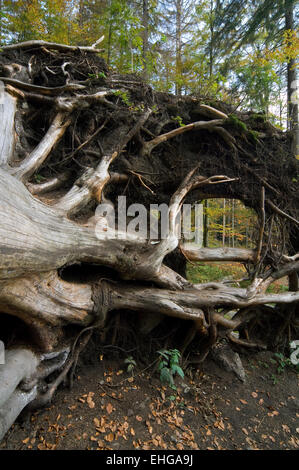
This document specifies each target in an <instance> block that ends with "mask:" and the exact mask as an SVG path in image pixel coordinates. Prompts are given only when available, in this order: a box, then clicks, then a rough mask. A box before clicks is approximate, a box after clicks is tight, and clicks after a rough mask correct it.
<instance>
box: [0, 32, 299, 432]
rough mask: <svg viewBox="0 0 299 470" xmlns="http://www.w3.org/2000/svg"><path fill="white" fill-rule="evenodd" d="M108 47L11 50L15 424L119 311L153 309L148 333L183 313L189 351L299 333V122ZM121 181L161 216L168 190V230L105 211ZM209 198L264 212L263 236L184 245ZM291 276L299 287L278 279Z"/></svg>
mask: <svg viewBox="0 0 299 470" xmlns="http://www.w3.org/2000/svg"><path fill="white" fill-rule="evenodd" d="M98 47H99V46H93V47H88V46H86V47H84V46H82V47H78V46H69V45H63V44H57V43H49V42H44V41H38V40H37V41H35V40H30V41H26V42H23V43H18V44H12V45H7V46H4V47H3V48H2V52H1V56H0V60H1V71H0V84H1V107H0V122H1V127H0V219H1V224H0V324H1V336H0V338H1V340H2V341H3V342H4V344H5V346H6V348H7V351H6V363H5V364H4V365H2V366H0V437H3V435H4V434H5V432H6V431H7V429H8V428H9V427H10V426H11V424H12V423H13V422H14V420H15V419H16V417H17V416H18V414H19V413H20V412H21V410H22V409H23V408H24V407H25V406H31V407H39V406H42V405H45V404H48V403H49V402H50V401H51V399H52V398H53V396H54V393H55V391H56V390H57V387H58V386H59V385H60V384H61V383H62V382H64V381H65V380H66V378H69V380H70V381H71V380H72V377H73V372H74V368H75V367H76V363H77V360H78V357H79V354H80V352H81V351H82V350H83V348H84V347H85V346H86V344H87V343H88V341H89V340H90V338H91V335H92V333H93V332H94V331H103V329H105V328H108V327H107V321H108V319H109V317H110V316H111V315H112V314H113V313H115V312H119V314H120V318H121V319H122V318H123V317H122V315H124V314H125V313H126V314H128V315H129V314H130V315H136V314H137V313H138V318H139V321H138V322H137V321H136V338H143V337H144V335H146V334H147V335H149V334H151V331H152V330H153V328H155V327H156V326H157V325H158V324H159V322H161V321H162V318H163V317H169V319H170V320H169V321H174V320H173V319H176V321H177V322H178V323H177V327H176V328H177V329H179V330H180V337H181V338H182V344H181V345H180V349H181V350H182V351H184V350H186V348H188V347H191V345H193V346H192V347H193V348H195V359H196V361H197V362H199V363H200V362H202V361H204V359H205V358H206V356H207V355H208V354H209V353H210V352H211V351H213V352H214V353H215V354H217V350H219V347H220V346H219V345H221V344H223V342H225V343H227V344H231V345H232V346H233V347H242V348H251V349H265V348H274V347H279V348H280V350H284V349H285V348H288V344H289V341H290V340H291V339H292V338H294V339H295V338H298V329H299V319H298V310H296V306H298V300H299V291H298V276H297V272H298V269H299V259H298V258H299V254H298V245H299V237H298V225H299V222H298V218H299V217H298V207H299V204H298V191H297V184H296V181H295V180H296V175H297V174H298V161H297V160H296V159H295V158H294V157H293V155H292V152H291V149H290V142H289V138H288V135H287V134H285V133H284V132H282V131H280V130H279V129H276V128H274V127H273V126H272V125H271V124H269V123H268V122H267V121H266V120H265V118H264V116H263V115H261V114H254V113H248V112H247V113H238V114H234V113H233V110H232V109H231V108H230V107H229V106H228V105H227V104H224V103H221V102H216V101H214V102H211V101H209V102H204V101H203V100H200V99H196V98H194V97H193V98H192V97H179V96H173V95H170V94H167V93H159V92H154V91H153V90H152V88H151V87H150V86H149V85H147V84H145V83H143V82H142V81H141V80H140V79H139V78H138V77H136V76H134V75H129V76H126V75H121V74H119V73H118V72H116V71H112V70H111V69H109V68H108V67H107V65H106V63H105V61H104V60H103V59H102V58H101V56H100V55H99V54H101V50H99V49H98ZM173 116H182V117H183V119H184V123H183V124H182V122H181V121H180V120H179V119H173ZM120 195H121V196H126V197H127V204H128V205H129V204H132V203H135V204H136V203H139V204H142V205H143V206H144V208H145V209H146V211H147V212H146V213H147V215H148V217H149V218H150V215H151V214H150V210H151V204H158V205H160V204H162V203H166V204H167V205H168V208H169V210H168V211H167V226H168V231H167V236H166V237H164V238H161V236H160V235H159V234H158V235H157V237H155V239H152V238H151V237H150V236H149V234H148V233H139V231H138V230H126V226H125V227H124V226H123V223H122V221H121V217H122V213H121V212H120V213H119V217H118V219H117V220H116V223H115V224H111V220H110V219H109V217H108V216H107V214H106V215H105V213H100V214H99V212H98V209H97V207H98V206H99V205H100V204H101V203H103V202H105V203H107V204H108V206H109V207H110V208H112V209H114V208H115V211H116V213H117V211H118V209H119V199H118V197H119V196H120ZM209 198H222V199H226V200H229V199H238V200H240V201H243V202H244V204H245V205H246V206H248V207H251V208H252V209H253V210H255V212H256V214H257V216H258V227H257V234H258V235H257V237H256V240H255V248H254V249H251V248H250V249H240V248H232V247H231V248H226V247H224V248H215V249H212V248H211V249H209V248H200V247H198V246H197V245H194V244H190V243H187V244H186V243H184V241H183V239H182V238H181V237H180V233H179V232H178V230H177V216H178V214H179V213H180V211H181V208H182V204H183V202H185V203H191V202H192V203H193V202H195V201H199V200H206V199H209ZM127 215H128V216H130V214H129V213H128V214H127ZM131 216H132V213H131ZM133 216H134V214H133ZM159 233H160V232H159ZM186 260H191V261H193V262H196V261H201V262H205V261H217V260H219V261H223V260H227V261H235V262H242V263H244V264H245V265H246V267H247V272H248V280H249V285H248V287H238V285H236V286H231V285H230V284H227V283H225V282H217V283H215V282H209V283H202V284H191V283H190V282H188V280H187V279H186V277H185V269H184V267H185V264H186ZM282 277H287V278H288V279H289V290H288V291H287V292H283V293H279V294H272V293H269V292H267V289H268V287H269V286H270V285H271V284H272V283H273V282H274V281H276V280H278V279H281V278H282ZM227 314H230V315H229V318H228V316H227ZM120 321H121V320H120ZM123 321H124V320H123ZM236 332H238V335H236Z"/></svg>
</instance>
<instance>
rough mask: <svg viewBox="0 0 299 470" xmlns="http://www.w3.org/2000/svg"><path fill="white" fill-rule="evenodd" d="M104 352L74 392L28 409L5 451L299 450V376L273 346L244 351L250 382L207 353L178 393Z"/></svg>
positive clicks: (84, 366) (87, 366)
mask: <svg viewBox="0 0 299 470" xmlns="http://www.w3.org/2000/svg"><path fill="white" fill-rule="evenodd" d="M100 352H101V351H99V353H96V352H95V354H94V356H93V358H92V361H90V357H89V358H88V357H85V358H84V357H83V358H82V359H81V363H80V364H79V365H78V367H77V371H76V376H77V377H76V379H75V381H74V384H73V388H72V389H71V390H69V389H68V388H61V389H59V390H58V392H57V394H56V395H55V398H54V401H53V404H52V405H51V406H49V407H47V408H45V409H42V410H39V411H36V412H34V413H33V414H32V413H31V414H29V413H26V414H24V415H23V416H22V417H21V419H19V420H18V422H16V423H15V424H14V426H13V427H12V428H11V430H10V431H9V432H8V433H7V435H6V437H5V438H4V440H3V441H2V443H1V445H0V449H10V450H26V449H33V450H37V449H39V450H47V449H57V450H58V449H64V450H75V449H76V450H109V449H110V450H113V451H117V450H134V449H145V450H158V449H162V450H163V449H167V450H197V449H199V450H207V449H211V450H214V449H216V450H222V449H223V450H247V449H249V450H251V449H252V450H255V449H259V450H267V449H273V450H274V449H280V450H289V449H290V450H296V449H299V419H298V418H299V394H298V385H299V375H298V373H296V371H295V370H294V369H292V368H289V367H287V366H286V367H284V366H283V367H282V368H281V370H280V371H279V369H278V366H279V364H278V361H277V358H275V356H274V354H273V353H271V352H260V353H253V352H251V353H250V354H248V353H246V354H243V355H241V358H242V362H243V365H244V369H245V372H246V382H245V383H242V382H241V381H240V380H239V379H238V378H237V377H236V376H235V375H234V374H233V373H229V372H226V371H225V370H223V369H222V368H220V367H218V365H216V364H215V363H214V362H213V361H212V360H211V359H209V358H208V359H207V360H206V361H205V363H204V364H203V365H202V366H201V368H196V369H195V368H189V369H187V370H186V371H185V372H186V373H185V378H184V381H183V382H182V379H180V380H181V382H178V383H177V391H176V392H174V391H173V390H170V389H169V388H167V387H165V386H162V385H161V382H160V378H159V375H158V372H157V371H155V370H154V369H153V368H149V369H147V370H145V369H144V370H143V371H142V370H140V369H139V368H138V365H137V366H136V368H135V369H134V371H133V375H132V373H128V372H127V369H126V367H127V366H126V364H124V363H123V361H122V362H121V361H119V360H118V361H116V360H111V355H110V354H109V357H108V354H107V356H106V355H103V354H101V353H100ZM123 359H124V358H123ZM121 363H122V364H123V366H122V367H120V364H121Z"/></svg>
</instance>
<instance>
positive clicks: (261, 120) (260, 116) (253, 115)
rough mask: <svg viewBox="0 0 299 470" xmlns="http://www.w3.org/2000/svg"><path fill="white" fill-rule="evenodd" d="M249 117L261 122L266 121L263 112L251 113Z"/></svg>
mask: <svg viewBox="0 0 299 470" xmlns="http://www.w3.org/2000/svg"><path fill="white" fill-rule="evenodd" d="M250 119H252V120H253V121H255V122H262V123H265V122H266V121H267V118H266V115H265V114H258V113H256V114H251V116H250Z"/></svg>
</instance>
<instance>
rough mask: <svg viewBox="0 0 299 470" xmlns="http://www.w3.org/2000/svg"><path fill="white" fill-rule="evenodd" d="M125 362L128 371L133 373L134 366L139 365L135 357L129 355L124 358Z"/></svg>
mask: <svg viewBox="0 0 299 470" xmlns="http://www.w3.org/2000/svg"><path fill="white" fill-rule="evenodd" d="M124 363H125V364H126V365H127V372H129V373H131V374H133V371H134V368H135V367H136V366H137V364H136V361H135V360H134V359H133V357H132V356H129V357H127V358H126V359H125V360H124Z"/></svg>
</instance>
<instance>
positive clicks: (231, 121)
mask: <svg viewBox="0 0 299 470" xmlns="http://www.w3.org/2000/svg"><path fill="white" fill-rule="evenodd" d="M227 122H228V125H229V126H231V127H234V128H235V129H236V130H237V131H239V132H241V133H243V132H247V131H248V129H247V126H246V124H244V122H242V121H240V119H238V118H237V116H236V115H235V114H230V115H229V116H228V121H227Z"/></svg>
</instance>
